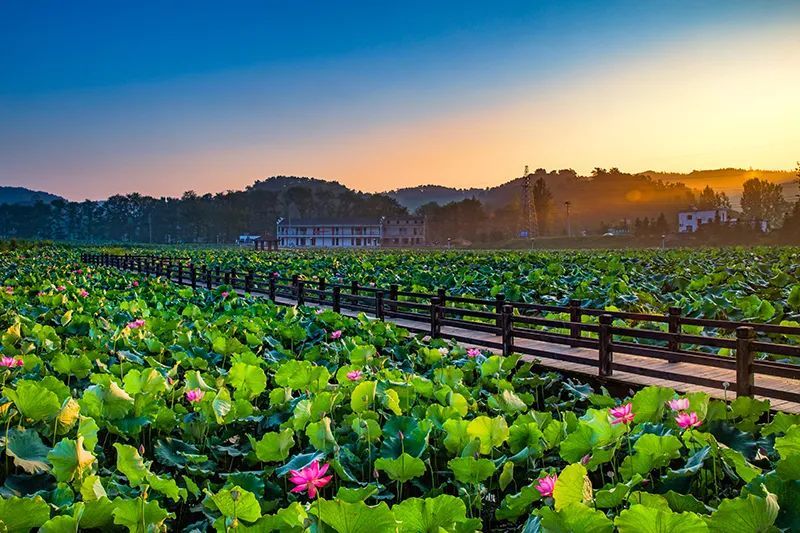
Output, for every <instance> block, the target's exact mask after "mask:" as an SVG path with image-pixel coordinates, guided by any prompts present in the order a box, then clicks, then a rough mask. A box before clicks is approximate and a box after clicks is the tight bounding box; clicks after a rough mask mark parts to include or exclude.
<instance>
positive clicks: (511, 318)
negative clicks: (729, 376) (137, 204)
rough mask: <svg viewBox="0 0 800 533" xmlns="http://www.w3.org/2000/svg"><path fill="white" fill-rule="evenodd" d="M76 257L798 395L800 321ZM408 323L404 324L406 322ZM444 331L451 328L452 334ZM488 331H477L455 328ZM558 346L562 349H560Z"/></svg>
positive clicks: (794, 398)
mask: <svg viewBox="0 0 800 533" xmlns="http://www.w3.org/2000/svg"><path fill="white" fill-rule="evenodd" d="M82 259H83V261H85V262H87V263H90V264H96V265H103V266H110V267H117V268H121V269H126V270H130V271H135V272H140V273H142V274H146V275H158V276H165V277H166V278H168V279H170V280H172V281H175V282H176V283H179V284H183V285H189V286H191V287H192V288H198V287H201V288H202V287H205V288H208V289H211V288H214V287H217V286H220V285H228V286H230V287H231V288H233V289H240V290H243V291H245V292H247V293H251V294H260V295H264V296H266V297H268V298H269V299H270V300H272V301H275V302H278V303H281V302H280V300H284V303H287V302H286V301H287V300H289V301H292V302H295V303H296V304H297V305H306V304H317V305H326V306H330V307H331V308H332V309H333V310H334V311H336V312H340V311H342V310H345V309H346V310H351V311H363V312H365V313H370V314H372V315H374V316H375V317H377V318H378V319H381V320H384V319H386V318H387V317H389V318H395V319H401V320H405V321H406V322H405V323H403V327H407V329H409V330H411V331H414V332H417V333H426V334H429V335H430V336H431V337H441V336H442V335H443V333H442V328H443V327H450V328H451V333H447V334H446V335H445V336H446V337H447V338H452V339H454V340H456V341H461V342H467V343H472V344H475V345H480V346H484V347H487V348H492V349H497V350H500V351H501V352H502V353H503V354H506V355H508V354H511V353H512V352H513V353H522V354H526V355H531V356H534V357H545V358H550V359H559V360H563V361H568V362H572V363H577V364H580V365H587V364H592V365H593V366H595V367H596V368H597V372H598V375H599V376H601V377H610V376H613V374H614V371H615V370H619V371H623V372H628V373H631V374H638V375H643V376H649V377H654V378H661V379H666V380H671V381H676V382H679V383H688V384H693V385H699V386H704V387H710V388H715V389H727V388H728V387H731V388H732V390H734V391H735V392H736V394H737V395H738V396H753V395H761V396H767V397H770V398H776V399H781V400H785V401H789V402H800V392H798V389H800V381H796V380H800V365H798V364H794V363H793V362H789V361H791V360H792V358H798V359H797V361H800V346H799V345H797V344H791V341H792V340H793V339H800V327H796V326H780V325H775V324H760V323H751V322H736V321H728V320H711V319H704V318H694V317H688V316H683V315H682V313H681V310H680V309H678V308H674V307H673V308H670V309H669V312H668V313H666V314H665V315H657V314H646V313H632V312H624V311H606V310H602V309H590V308H586V307H582V306H581V302H580V301H578V300H571V301H570V302H569V304H568V305H566V306H559V305H542V304H534V303H527V302H512V301H506V299H505V297H504V296H503V295H502V294H498V295H496V296H495V297H494V298H492V299H484V298H470V297H463V296H456V295H451V294H448V293H447V291H446V290H445V289H438V290H437V292H436V293H433V294H430V293H420V292H411V291H402V290H400V288H399V287H398V285H390V286H389V287H388V289H384V288H378V287H374V286H363V285H359V284H358V283H356V282H355V281H353V282H352V283H349V284H342V283H328V282H327V281H326V280H325V279H324V278H317V279H313V280H312V279H305V278H303V277H301V276H300V275H293V276H291V277H289V278H287V277H281V276H277V275H263V274H260V273H255V272H253V271H246V272H238V271H237V270H235V269H230V270H222V269H220V267H219V266H215V267H208V266H206V265H200V266H198V265H195V264H194V263H191V262H186V261H185V260H183V258H181V259H180V260H177V261H176V260H175V258H170V257H150V256H130V255H108V254H99V255H98V254H82ZM408 321H410V322H412V323H411V324H409V323H408ZM686 326H694V327H701V328H704V329H703V330H702V333H703V334H697V332H696V331H695V332H694V333H687V332H685V331H684V327H686ZM452 329H455V330H457V332H456V333H453V332H452ZM464 331H466V332H481V333H486V334H489V335H488V336H487V335H484V336H483V338H481V337H480V336H479V337H473V336H469V335H464V334H462V333H459V332H464ZM517 339H529V340H533V341H541V342H543V343H549V344H551V345H559V346H565V347H571V348H575V349H589V350H593V351H596V353H597V359H596V360H595V361H591V360H590V359H587V357H586V356H585V355H583V356H580V355H576V354H570V353H569V352H568V351H565V350H558V351H554V350H553V349H548V348H547V347H543V348H538V347H530V346H522V345H520V344H519V343H517V342H515V341H516V340H517ZM565 352H566V353H565ZM614 354H629V355H636V356H641V357H645V358H649V359H653V360H662V361H669V362H671V363H690V364H693V365H700V366H701V367H707V368H709V369H712V368H713V369H726V370H731V371H735V381H734V382H729V381H724V380H722V379H715V378H713V377H707V376H703V375H702V372H700V373H698V374H689V375H687V374H685V373H678V372H669V371H664V370H663V369H653V368H648V367H647V366H638V365H630V364H624V363H620V362H615V361H614ZM757 375H766V376H775V377H779V378H785V379H786V380H792V381H787V383H788V385H787V386H786V387H783V388H780V389H779V388H772V387H770V388H766V387H759V386H757V385H756V383H755V378H756V376H757Z"/></svg>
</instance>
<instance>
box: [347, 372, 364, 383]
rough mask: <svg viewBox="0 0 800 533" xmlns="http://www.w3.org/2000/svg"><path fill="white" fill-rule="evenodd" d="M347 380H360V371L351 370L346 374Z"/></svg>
mask: <svg viewBox="0 0 800 533" xmlns="http://www.w3.org/2000/svg"><path fill="white" fill-rule="evenodd" d="M347 379H349V380H350V381H358V380H359V379H361V370H352V371H350V372H348V373H347Z"/></svg>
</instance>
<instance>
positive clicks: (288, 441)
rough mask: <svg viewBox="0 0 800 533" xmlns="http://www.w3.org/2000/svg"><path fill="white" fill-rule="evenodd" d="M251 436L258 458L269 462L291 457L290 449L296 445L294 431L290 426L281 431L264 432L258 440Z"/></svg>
mask: <svg viewBox="0 0 800 533" xmlns="http://www.w3.org/2000/svg"><path fill="white" fill-rule="evenodd" d="M249 438H250V443H251V445H252V446H253V451H254V452H255V454H256V457H258V460H259V461H264V462H267V463H269V462H274V461H283V460H285V459H286V458H287V457H289V450H291V448H292V446H294V431H292V430H291V429H289V428H287V429H284V430H283V431H281V432H280V433H278V432H270V433H264V435H262V437H261V439H260V440H258V441H257V440H255V439H254V438H252V437H249Z"/></svg>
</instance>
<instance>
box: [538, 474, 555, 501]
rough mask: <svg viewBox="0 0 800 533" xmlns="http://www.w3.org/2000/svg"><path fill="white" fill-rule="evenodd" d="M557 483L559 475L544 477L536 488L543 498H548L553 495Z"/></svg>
mask: <svg viewBox="0 0 800 533" xmlns="http://www.w3.org/2000/svg"><path fill="white" fill-rule="evenodd" d="M556 481H558V474H553V475H552V476H544V477H543V478H540V479H539V482H538V483H537V484H536V487H535V488H536V490H538V491H539V494H541V495H542V498H547V497H549V496H552V495H553V489H554V488H555V487H556Z"/></svg>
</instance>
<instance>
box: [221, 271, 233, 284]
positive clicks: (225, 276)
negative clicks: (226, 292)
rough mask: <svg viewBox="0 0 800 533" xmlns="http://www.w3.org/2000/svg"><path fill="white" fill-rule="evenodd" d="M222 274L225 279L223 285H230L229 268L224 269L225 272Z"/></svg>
mask: <svg viewBox="0 0 800 533" xmlns="http://www.w3.org/2000/svg"><path fill="white" fill-rule="evenodd" d="M222 276H223V278H224V280H225V281H224V284H225V285H230V284H231V271H230V270H226V271H225V272H224V273H223V274H222Z"/></svg>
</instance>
